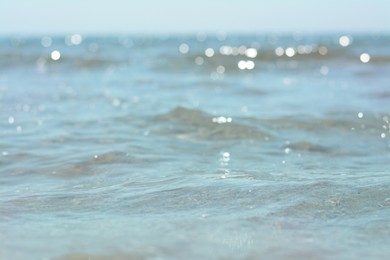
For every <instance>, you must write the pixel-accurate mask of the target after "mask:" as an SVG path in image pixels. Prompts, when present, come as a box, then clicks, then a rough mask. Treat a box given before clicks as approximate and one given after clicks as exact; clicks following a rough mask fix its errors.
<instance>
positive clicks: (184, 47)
mask: <svg viewBox="0 0 390 260" xmlns="http://www.w3.org/2000/svg"><path fill="white" fill-rule="evenodd" d="M189 50H190V47H189V46H188V45H187V44H185V43H182V44H180V46H179V51H180V52H181V53H183V54H186V53H188V51H189Z"/></svg>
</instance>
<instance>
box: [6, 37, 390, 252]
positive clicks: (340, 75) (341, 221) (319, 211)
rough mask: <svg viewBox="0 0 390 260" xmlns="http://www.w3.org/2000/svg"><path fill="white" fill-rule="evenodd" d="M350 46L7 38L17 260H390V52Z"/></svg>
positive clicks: (10, 192) (11, 238) (9, 170)
mask: <svg viewBox="0 0 390 260" xmlns="http://www.w3.org/2000/svg"><path fill="white" fill-rule="evenodd" d="M341 36H342V34H340V35H336V34H334V35H332V34H329V35H300V34H295V35H271V34H270V35H237V36H234V35H228V36H225V35H217V36H215V35H211V34H210V35H201V34H199V35H188V36H168V35H167V36H154V37H152V36H107V37H92V36H90V37H87V36H84V37H83V36H79V35H73V37H70V36H56V37H30V38H28V37H8V38H7V37H3V38H0V183H1V188H0V258H1V259H88V258H91V259H129V258H135V259H202V258H207V259H237V258H243V259H286V258H288V259H356V258H366V259H368V258H369V259H385V258H389V257H390V247H389V244H390V163H389V162H390V132H389V130H390V122H389V120H390V78H389V75H390V49H389V47H388V46H390V45H389V44H390V36H388V35H346V36H345V37H341ZM343 45H345V46H343ZM55 51H58V52H55ZM364 53H366V55H364ZM58 54H60V55H58ZM362 54H363V55H362ZM367 55H368V57H369V60H367ZM58 56H60V57H58Z"/></svg>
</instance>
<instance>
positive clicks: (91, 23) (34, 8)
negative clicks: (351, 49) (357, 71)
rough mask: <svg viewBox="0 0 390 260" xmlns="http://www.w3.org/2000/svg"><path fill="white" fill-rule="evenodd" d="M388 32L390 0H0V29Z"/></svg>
mask: <svg viewBox="0 0 390 260" xmlns="http://www.w3.org/2000/svg"><path fill="white" fill-rule="evenodd" d="M216 31H224V32H236V33H248V32H254V33H257V32H258V33H260V32H297V31H300V32H390V0H267V1H264V0H214V1H213V0H187V1H184V0H182V1H179V0H141V1H135V0H110V1H106V0H103V1H98V0H31V1H29V0H0V34H3V35H7V34H65V33H89V34H105V33H192V32H216Z"/></svg>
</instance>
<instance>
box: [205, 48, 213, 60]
mask: <svg viewBox="0 0 390 260" xmlns="http://www.w3.org/2000/svg"><path fill="white" fill-rule="evenodd" d="M204 54H205V55H206V56H207V57H209V58H210V57H213V56H214V50H213V49H212V48H207V49H206V50H205V51H204Z"/></svg>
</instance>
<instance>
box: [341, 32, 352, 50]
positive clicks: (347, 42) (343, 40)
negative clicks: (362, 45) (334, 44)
mask: <svg viewBox="0 0 390 260" xmlns="http://www.w3.org/2000/svg"><path fill="white" fill-rule="evenodd" d="M339 44H340V45H341V46H343V47H347V46H348V45H350V44H351V39H350V38H349V37H348V36H346V35H343V36H341V37H340V38H339Z"/></svg>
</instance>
